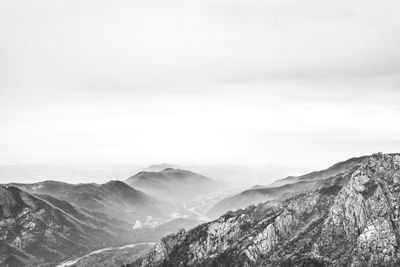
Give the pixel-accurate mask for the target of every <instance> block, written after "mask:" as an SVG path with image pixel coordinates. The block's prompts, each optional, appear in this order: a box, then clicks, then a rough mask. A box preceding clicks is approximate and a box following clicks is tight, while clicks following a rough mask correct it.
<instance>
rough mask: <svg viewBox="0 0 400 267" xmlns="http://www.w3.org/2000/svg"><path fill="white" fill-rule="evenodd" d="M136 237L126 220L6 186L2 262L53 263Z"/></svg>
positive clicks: (0, 210)
mask: <svg viewBox="0 0 400 267" xmlns="http://www.w3.org/2000/svg"><path fill="white" fill-rule="evenodd" d="M133 238H134V235H133V233H132V231H130V229H128V228H125V225H124V223H123V222H121V221H119V220H115V219H107V217H106V215H103V219H99V218H98V216H97V215H96V216H95V214H93V213H92V212H90V211H87V210H83V209H79V208H76V207H74V206H72V205H71V204H69V203H67V202H65V201H60V200H57V199H55V198H53V197H51V196H48V195H40V196H34V195H31V194H29V193H27V192H24V191H22V190H20V189H18V188H17V187H13V186H0V266H23V265H28V266H39V265H41V264H42V265H43V266H52V264H53V265H54V263H56V262H59V261H61V260H63V259H66V258H68V257H70V256H73V255H79V254H82V253H85V252H89V251H91V250H94V249H98V248H102V247H105V246H110V245H117V244H124V243H127V242H129V241H130V240H132V239H133Z"/></svg>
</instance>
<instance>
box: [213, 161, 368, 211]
mask: <svg viewBox="0 0 400 267" xmlns="http://www.w3.org/2000/svg"><path fill="white" fill-rule="evenodd" d="M366 158H367V157H366V156H362V157H356V158H351V159H348V160H346V161H343V162H339V163H336V164H334V165H332V166H331V167H329V168H328V169H326V170H321V171H315V172H311V173H308V174H305V175H301V176H289V177H286V178H283V179H280V180H277V181H275V182H273V183H271V184H270V185H268V186H260V185H256V186H253V187H252V188H250V189H247V190H245V191H243V192H241V193H239V194H237V195H234V196H231V197H227V198H225V199H222V200H221V201H220V202H218V203H216V204H215V205H214V206H213V207H212V208H211V209H210V210H209V211H208V212H207V214H208V216H209V217H211V218H216V217H219V216H220V215H222V214H224V213H225V212H227V211H229V210H236V209H242V208H245V207H247V206H249V205H253V204H257V203H261V202H265V201H267V200H284V199H286V198H289V197H291V196H293V195H294V194H296V193H301V192H309V191H312V190H315V189H318V188H321V187H323V186H326V185H328V184H329V183H331V182H332V181H334V179H335V177H336V176H337V175H340V174H343V173H345V172H347V171H349V170H351V169H353V168H355V167H356V166H358V165H359V164H361V163H362V162H363V160H365V159H366Z"/></svg>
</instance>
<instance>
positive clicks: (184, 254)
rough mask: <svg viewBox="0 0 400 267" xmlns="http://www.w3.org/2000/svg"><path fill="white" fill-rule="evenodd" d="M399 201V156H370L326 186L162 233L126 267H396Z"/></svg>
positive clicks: (398, 235) (398, 260)
mask: <svg viewBox="0 0 400 267" xmlns="http://www.w3.org/2000/svg"><path fill="white" fill-rule="evenodd" d="M399 199H400V155H394V154H390V155H383V154H374V155H373V156H370V157H368V158H366V159H364V160H363V162H362V163H361V164H360V165H359V166H357V167H355V168H354V169H352V170H350V171H347V172H345V173H344V174H342V175H340V178H338V179H336V180H335V183H334V184H332V185H330V186H326V187H322V188H320V189H318V190H315V191H312V192H308V193H302V194H298V195H295V196H294V197H292V198H290V199H288V200H285V201H283V202H279V201H273V202H265V203H262V204H259V205H257V206H250V207H248V208H246V209H245V210H238V211H236V212H229V213H227V214H225V215H223V216H222V217H220V218H219V219H218V220H216V221H213V222H210V223H206V224H202V225H200V226H198V227H196V228H194V229H192V230H189V231H184V230H182V231H180V232H178V233H177V234H173V235H169V236H167V237H165V238H163V239H162V240H161V241H160V242H158V243H157V244H156V245H155V247H154V248H153V250H152V251H151V252H150V253H149V254H148V255H147V256H146V257H144V258H141V259H140V260H137V261H135V262H134V263H132V264H130V265H129V266H188V265H191V266H249V265H251V266H255V265H257V266H327V265H329V266H360V267H361V266H383V265H384V266H398V265H399V264H400V259H399V258H400V257H399V255H400V250H399V246H398V243H399V240H400V230H399V229H400V220H399V214H400V205H399V204H400V203H399Z"/></svg>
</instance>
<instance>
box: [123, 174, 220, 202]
mask: <svg viewBox="0 0 400 267" xmlns="http://www.w3.org/2000/svg"><path fill="white" fill-rule="evenodd" d="M124 182H125V183H127V184H128V185H130V186H132V187H134V188H138V189H140V190H142V191H144V192H146V193H148V194H150V195H153V196H156V197H157V198H159V199H163V200H165V201H172V202H182V201H187V200H190V199H192V198H193V197H196V196H198V195H201V194H204V193H207V192H210V191H212V190H214V189H216V188H218V187H219V186H220V185H219V184H218V183H217V182H216V181H215V180H212V179H210V178H208V177H206V176H203V175H200V174H197V173H194V172H191V171H188V170H182V169H174V168H166V169H164V170H162V171H158V172H148V171H142V172H139V173H138V174H136V175H134V176H132V177H130V178H128V179H126V180H125V181H124Z"/></svg>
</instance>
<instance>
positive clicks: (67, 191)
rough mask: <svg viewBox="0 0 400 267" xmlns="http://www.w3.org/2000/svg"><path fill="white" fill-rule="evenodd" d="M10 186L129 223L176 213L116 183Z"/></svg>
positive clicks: (153, 199)
mask: <svg viewBox="0 0 400 267" xmlns="http://www.w3.org/2000/svg"><path fill="white" fill-rule="evenodd" d="M12 185H14V186H17V187H19V188H21V189H23V190H25V191H27V192H29V193H32V194H48V195H51V196H53V197H55V198H57V199H60V200H64V201H68V202H69V203H72V204H74V205H76V206H79V207H82V208H85V209H89V210H92V211H97V212H101V213H105V214H107V215H109V216H112V217H116V218H119V219H121V220H125V221H129V222H132V221H133V222H134V221H135V220H137V219H143V218H144V217H146V216H153V217H156V218H161V219H163V218H166V217H168V214H169V213H171V212H173V211H174V209H175V208H174V207H173V206H172V205H170V204H168V203H167V202H164V201H160V200H158V199H156V198H154V197H152V196H149V195H147V194H145V193H143V192H141V191H139V190H137V189H134V188H132V187H131V186H129V185H127V184H126V183H124V182H121V181H115V180H114V181H109V182H107V183H105V184H101V185H98V184H93V183H91V184H76V185H75V184H68V183H63V182H57V181H44V182H39V183H34V184H12Z"/></svg>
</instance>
